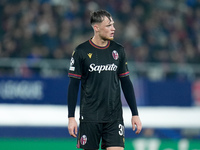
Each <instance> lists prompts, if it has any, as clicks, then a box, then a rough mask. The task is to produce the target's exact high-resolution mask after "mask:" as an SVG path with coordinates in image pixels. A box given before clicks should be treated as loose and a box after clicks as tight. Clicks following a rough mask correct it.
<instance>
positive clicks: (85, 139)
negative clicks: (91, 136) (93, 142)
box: [80, 135, 87, 145]
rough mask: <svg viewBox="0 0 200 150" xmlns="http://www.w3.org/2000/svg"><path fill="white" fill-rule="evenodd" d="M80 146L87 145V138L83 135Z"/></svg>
mask: <svg viewBox="0 0 200 150" xmlns="http://www.w3.org/2000/svg"><path fill="white" fill-rule="evenodd" d="M80 143H81V145H85V144H86V143H87V136H86V135H83V136H82V137H81V140H80Z"/></svg>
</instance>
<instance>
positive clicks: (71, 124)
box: [68, 117, 78, 137]
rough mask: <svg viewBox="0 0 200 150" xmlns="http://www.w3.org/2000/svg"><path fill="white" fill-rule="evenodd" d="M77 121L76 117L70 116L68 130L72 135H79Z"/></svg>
mask: <svg viewBox="0 0 200 150" xmlns="http://www.w3.org/2000/svg"><path fill="white" fill-rule="evenodd" d="M77 130H78V129H77V123H76V120H75V118H74V117H70V118H69V122H68V131H69V134H70V135H71V136H72V137H77Z"/></svg>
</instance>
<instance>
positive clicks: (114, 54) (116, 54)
mask: <svg viewBox="0 0 200 150" xmlns="http://www.w3.org/2000/svg"><path fill="white" fill-rule="evenodd" d="M112 56H113V58H114V60H117V59H118V58H119V54H118V52H117V51H116V50H114V51H113V52H112Z"/></svg>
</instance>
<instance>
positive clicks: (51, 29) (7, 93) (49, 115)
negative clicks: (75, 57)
mask: <svg viewBox="0 0 200 150" xmlns="http://www.w3.org/2000/svg"><path fill="white" fill-rule="evenodd" d="M96 9H106V10H108V11H109V12H110V13H111V14H112V15H113V18H114V20H115V27H116V34H115V40H116V41H118V42H120V43H122V44H123V45H124V46H125V48H126V53H127V57H128V60H129V64H128V66H129V70H130V72H131V80H132V81H133V84H134V88H135V93H136V97H137V104H138V109H139V113H140V117H141V120H142V122H143V128H144V129H143V131H142V133H141V134H140V135H135V134H134V132H132V131H131V125H130V118H131V116H130V115H131V114H130V111H129V108H128V107H127V104H126V102H125V100H124V97H123V95H122V102H123V109H124V118H125V126H126V131H125V134H126V148H125V149H126V150H132V149H134V150H198V149H199V150H200V117H199V116H200V107H199V106H200V64H199V63H200V1H199V0H176V1H174V0H166V1H163V0H123V1H122V0H96V1H92V0H1V1H0V149H1V150H27V149H28V150H35V149H37V150H44V149H45V150H55V149H60V150H61V149H76V148H75V145H76V140H75V139H72V138H71V137H70V136H69V134H68V130H67V123H68V122H67V121H68V119H67V115H68V114H67V88H68V82H69V79H68V77H67V69H68V67H69V59H70V57H71V53H72V51H73V49H74V48H75V47H76V46H77V44H79V43H81V42H83V41H85V40H87V39H89V38H91V37H92V35H93V31H92V29H91V27H90V24H89V14H90V12H91V11H93V10H96ZM78 109H79V107H77V112H76V114H77V115H76V119H77V120H78Z"/></svg>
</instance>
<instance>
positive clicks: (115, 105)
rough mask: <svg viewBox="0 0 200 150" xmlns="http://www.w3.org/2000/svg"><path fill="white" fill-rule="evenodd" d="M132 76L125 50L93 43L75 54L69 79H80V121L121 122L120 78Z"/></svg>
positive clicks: (111, 42)
mask: <svg viewBox="0 0 200 150" xmlns="http://www.w3.org/2000/svg"><path fill="white" fill-rule="evenodd" d="M128 75H129V71H128V67H127V60H126V56H125V52H124V48H123V46H121V45H120V44H118V43H116V42H115V41H109V42H108V44H107V45H106V46H105V47H99V46H97V45H95V44H94V43H93V42H92V41H91V40H88V41H86V42H84V43H82V44H80V45H79V46H78V47H77V48H76V49H75V51H74V52H73V54H72V58H71V62H70V68H69V73H68V76H69V77H73V78H78V79H81V101H80V102H81V103H80V120H81V121H85V122H109V121H113V120H122V104H121V92H120V82H119V78H121V77H125V76H128Z"/></svg>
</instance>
